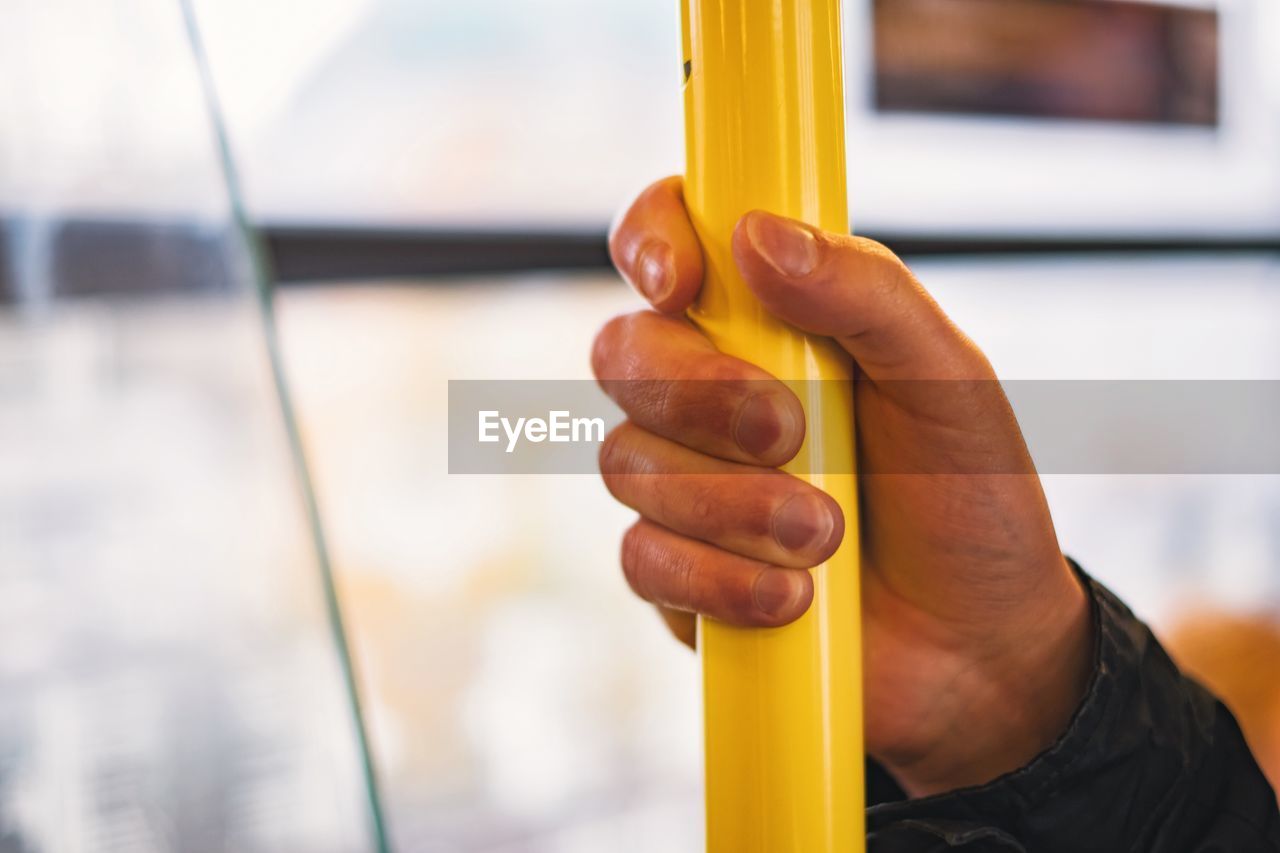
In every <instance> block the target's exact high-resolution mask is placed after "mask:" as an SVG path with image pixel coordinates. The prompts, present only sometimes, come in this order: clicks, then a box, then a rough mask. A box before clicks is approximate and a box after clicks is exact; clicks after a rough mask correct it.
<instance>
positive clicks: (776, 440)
mask: <svg viewBox="0 0 1280 853" xmlns="http://www.w3.org/2000/svg"><path fill="white" fill-rule="evenodd" d="M591 362H592V368H593V369H594V371H595V374H596V377H597V378H598V379H599V380H600V385H601V387H602V388H604V390H605V393H607V394H608V395H609V396H610V397H611V398H613V400H614V402H616V403H617V404H618V405H619V406H621V407H622V409H623V411H625V412H626V413H627V417H628V418H630V419H631V420H632V421H633V422H635V423H636V424H638V425H639V426H642V427H644V428H645V429H647V430H649V431H650V432H653V433H656V434H658V435H661V436H663V437H665V438H669V439H671V440H672V441H675V442H678V443H679V444H683V445H684V446H686V447H689V448H692V449H694V450H698V451H701V452H703V453H708V454H711V455H712V456H718V457H720V458H721V459H729V460H732V461H735V462H744V463H747V464H751V465H765V466H769V467H773V466H777V465H781V464H783V463H784V462H786V461H787V460H789V459H791V457H793V456H795V454H796V453H797V452H798V451H799V449H800V445H801V443H802V442H803V441H804V410H803V408H802V407H801V406H800V401H799V400H798V399H796V396H795V394H793V393H792V392H791V391H790V389H788V388H787V387H786V386H785V385H783V384H782V383H781V382H779V381H777V380H776V379H774V378H772V377H771V376H770V375H769V374H768V373H765V372H764V371H763V370H761V369H760V368H758V367H755V366H753V365H750V364H747V363H746V362H745V361H741V360H739V359H736V358H732V357H730V356H727V355H722V354H721V353H719V352H716V350H715V347H713V346H712V345H711V343H710V342H709V341H708V340H707V339H706V338H704V337H703V336H702V335H700V334H699V333H698V332H697V331H696V330H695V329H694V328H693V327H692V326H690V325H689V324H688V323H686V322H685V321H683V320H678V319H676V318H674V317H664V316H662V315H660V314H655V313H653V312H652V311H643V312H640V313H638V314H629V315H626V316H623V317H618V318H616V319H614V320H612V321H610V322H609V323H608V324H607V325H606V326H605V327H604V328H603V329H602V330H601V331H600V334H599V335H597V336H596V342H595V346H594V348H593V349H592V354H591Z"/></svg>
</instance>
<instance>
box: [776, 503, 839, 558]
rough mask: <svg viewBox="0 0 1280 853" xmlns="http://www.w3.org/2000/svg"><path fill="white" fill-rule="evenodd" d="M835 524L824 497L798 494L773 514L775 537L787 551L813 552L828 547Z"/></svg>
mask: <svg viewBox="0 0 1280 853" xmlns="http://www.w3.org/2000/svg"><path fill="white" fill-rule="evenodd" d="M835 525H836V522H835V519H833V518H832V517H831V509H830V508H829V507H828V506H827V504H826V502H824V501H823V500H822V498H819V497H817V496H816V495H796V496H795V497H793V498H791V499H790V500H788V501H787V502H786V503H784V504H783V505H782V506H780V507H778V510H777V512H775V513H774V514H773V538H774V539H776V540H777V541H778V544H779V545H781V546H782V547H783V548H786V549H787V550H788V551H812V550H814V549H816V548H819V547H821V546H822V545H825V544H826V542H827V540H828V539H830V538H831V531H832V529H833V528H834V527H835Z"/></svg>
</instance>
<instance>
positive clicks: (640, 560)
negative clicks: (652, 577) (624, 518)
mask: <svg viewBox="0 0 1280 853" xmlns="http://www.w3.org/2000/svg"><path fill="white" fill-rule="evenodd" d="M645 541H646V534H645V526H644V522H642V521H637V522H636V523H635V524H632V525H631V526H630V527H628V528H627V532H626V533H623V534H622V559H621V562H622V576H623V577H624V578H626V581H627V585H628V586H630V587H631V591H632V592H634V593H635V594H636V595H638V596H639V597H641V598H643V599H645V600H649V595H648V593H647V585H646V583H645V574H646V570H647V568H648V552H649V548H648V547H647V546H646V544H645Z"/></svg>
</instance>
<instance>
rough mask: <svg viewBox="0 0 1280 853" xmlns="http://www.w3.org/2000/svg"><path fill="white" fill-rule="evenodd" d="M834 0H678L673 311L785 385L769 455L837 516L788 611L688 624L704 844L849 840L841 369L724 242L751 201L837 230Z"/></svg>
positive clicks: (855, 833)
mask: <svg viewBox="0 0 1280 853" xmlns="http://www.w3.org/2000/svg"><path fill="white" fill-rule="evenodd" d="M839 6H840V3H839V0H682V12H683V24H684V60H685V76H686V81H685V93H684V98H685V136H686V160H687V162H686V179H685V180H686V182H685V200H686V203H687V205H688V208H689V212H690V215H691V216H692V218H693V224H694V227H695V228H696V229H697V232H698V236H699V237H700V238H701V240H702V245H703V248H704V254H705V258H706V264H707V272H706V282H705V284H704V285H703V290H702V295H701V297H700V298H699V302H698V304H697V305H696V306H695V307H694V308H693V309H691V311H690V316H691V317H692V319H693V320H694V321H695V322H696V323H697V324H698V326H699V327H700V328H702V330H703V331H704V332H706V334H707V335H708V336H709V337H710V338H711V340H712V341H713V342H714V343H715V344H716V346H717V347H718V348H719V349H720V350H721V351H723V352H726V353H729V354H731V355H735V356H739V357H741V358H744V359H747V360H749V361H751V362H754V363H755V364H758V365H760V366H761V367H763V368H765V369H766V370H768V371H770V372H771V373H773V374H774V375H775V376H778V377H779V378H781V379H784V380H788V381H790V384H791V385H792V387H793V388H795V389H796V391H797V393H798V394H799V395H800V399H801V402H802V403H803V404H804V406H805V413H806V417H807V423H808V434H807V437H806V439H805V444H804V446H803V448H802V449H801V450H800V453H799V455H798V456H797V457H796V460H795V461H794V462H793V463H792V464H790V465H788V466H787V467H788V468H789V469H791V470H793V471H794V472H796V473H797V474H799V475H801V476H803V477H804V478H805V479H807V480H808V481H809V482H811V483H813V484H815V485H816V486H818V487H819V488H822V489H824V490H825V491H827V492H828V493H829V494H831V495H832V496H833V497H835V499H836V500H837V501H838V502H839V503H840V507H841V509H842V510H843V511H844V517H845V530H846V533H845V538H844V543H843V544H842V545H841V546H840V550H839V551H838V552H837V553H836V555H835V556H834V557H832V559H831V560H829V561H828V562H827V563H825V564H823V565H822V566H819V567H818V568H816V569H814V570H813V577H814V586H815V600H814V603H813V606H812V607H811V608H810V609H809V611H808V612H807V613H806V614H805V615H804V616H803V617H802V618H801V619H799V620H798V621H796V622H795V623H793V624H791V625H788V626H786V627H783V628H774V629H739V628H732V627H729V626H727V625H724V624H721V623H717V622H715V621H712V620H710V619H703V620H701V621H700V624H699V635H698V643H699V648H700V650H701V655H702V671H703V702H704V717H705V738H706V782H707V794H706V797H707V800H706V807H707V851H708V853H852V851H860V850H863V849H864V846H865V831H864V826H863V805H864V792H863V778H862V775H863V769H862V689H861V687H862V657H861V646H860V632H859V613H860V610H859V603H858V591H859V583H858V513H857V493H856V485H855V480H854V476H853V465H854V452H853V446H854V444H853V443H854V431H853V399H852V387H851V383H850V379H851V375H852V374H851V366H850V362H849V360H848V358H847V356H845V354H844V353H843V352H842V351H841V350H840V349H839V348H838V347H837V346H835V345H834V343H833V342H831V341H829V340H822V339H815V338H811V337H808V336H806V335H804V334H802V333H801V332H799V331H797V330H796V329H794V328H792V327H790V326H787V325H784V324H783V323H780V322H779V321H777V320H775V319H773V318H772V317H771V316H769V315H768V314H766V313H765V311H764V310H763V309H762V308H761V306H760V305H759V303H758V302H757V301H756V299H755V298H754V297H753V296H752V294H751V292H750V291H749V290H748V288H747V287H746V285H745V284H744V283H743V281H742V278H741V276H740V275H739V274H738V271H737V268H736V266H735V265H734V262H733V257H732V254H731V252H730V247H729V240H730V236H731V234H732V233H733V228H734V226H735V225H736V223H737V221H738V219H739V217H740V216H742V214H744V213H746V212H747V211H749V210H752V209H756V208H760V209H764V210H768V211H772V212H774V213H779V214H783V215H785V216H791V217H794V218H797V219H801V220H804V221H806V222H809V223H811V224H813V225H817V226H819V227H821V228H824V229H827V230H830V231H836V232H846V231H847V230H848V227H849V213H848V198H847V194H846V188H845V154H844V86H843V81H842V75H841V52H840V14H839ZM806 380H827V381H816V382H815V381H806Z"/></svg>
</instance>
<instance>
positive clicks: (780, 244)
mask: <svg viewBox="0 0 1280 853" xmlns="http://www.w3.org/2000/svg"><path fill="white" fill-rule="evenodd" d="M747 237H748V239H750V241H751V245H752V246H754V247H755V250H756V251H757V252H759V253H760V257H762V258H764V259H765V260H766V261H768V262H769V266H771V267H773V268H774V269H775V270H777V271H778V272H780V273H782V274H783V275H784V276H787V277H788V278H801V277H802V276H806V275H808V274H809V273H811V272H813V270H814V268H815V267H817V266H818V241H817V240H816V239H814V236H813V233H812V232H810V231H809V230H808V229H806V228H802V227H801V226H800V225H799V224H797V223H795V222H791V221H789V220H786V219H780V218H779V217H776V216H769V215H768V214H764V213H752V214H750V215H749V216H748V218H747Z"/></svg>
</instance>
